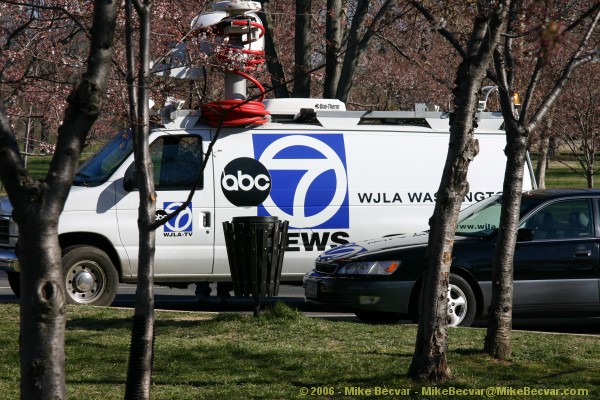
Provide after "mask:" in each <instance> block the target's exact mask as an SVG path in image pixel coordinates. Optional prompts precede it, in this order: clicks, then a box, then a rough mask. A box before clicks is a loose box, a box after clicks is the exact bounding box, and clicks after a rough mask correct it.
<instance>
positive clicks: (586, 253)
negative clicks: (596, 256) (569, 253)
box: [575, 250, 592, 258]
mask: <svg viewBox="0 0 600 400" xmlns="http://www.w3.org/2000/svg"><path fill="white" fill-rule="evenodd" d="M591 256H592V251H591V250H582V251H576V252H575V257H576V258H583V257H591Z"/></svg>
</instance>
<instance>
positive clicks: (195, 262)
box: [117, 131, 214, 282]
mask: <svg viewBox="0 0 600 400" xmlns="http://www.w3.org/2000/svg"><path fill="white" fill-rule="evenodd" d="M209 135H210V134H209V131H206V132H204V133H203V134H202V132H198V134H188V135H174V134H168V133H165V134H164V135H161V136H159V137H157V138H156V139H155V140H153V141H152V143H151V144H150V156H151V158H152V164H153V169H154V170H153V174H154V185H155V190H156V194H157V199H156V217H157V219H164V218H167V217H168V215H169V214H171V213H172V212H173V211H175V210H176V209H177V208H178V207H179V206H180V205H181V204H182V203H183V202H184V201H185V200H186V199H187V197H188V194H189V193H190V189H191V187H192V186H193V184H194V182H195V180H196V177H197V175H198V174H199V173H200V170H201V165H202V161H203V154H204V153H205V152H206V148H207V147H208V144H209V143H210V140H209V139H210V137H209ZM132 168H133V164H131V166H130V167H129V170H131V169H132ZM204 174H205V176H207V177H209V178H208V179H202V180H201V181H200V184H199V185H198V186H197V187H196V192H195V194H194V197H193V199H192V202H191V204H190V205H189V206H188V207H187V208H186V209H184V210H183V211H182V212H181V213H180V214H179V215H177V216H175V217H173V218H172V219H170V220H168V221H167V222H166V223H165V224H163V225H162V226H160V227H159V228H158V229H157V231H156V251H155V258H154V272H155V274H154V276H155V280H156V281H157V282H160V281H187V282H193V281H194V279H195V278H197V277H198V276H200V275H208V274H211V273H212V269H213V261H214V250H213V247H214V230H213V226H214V223H213V217H214V183H213V180H212V158H211V157H209V160H208V164H207V166H206V171H205V172H204ZM127 175H129V176H131V171H129V172H128V173H127V174H126V176H127ZM118 186H119V187H118V189H117V190H118V191H120V193H118V194H117V218H118V226H119V234H120V237H121V242H122V243H123V246H124V247H125V250H126V251H127V253H128V257H129V259H130V260H131V273H132V275H134V276H135V275H137V258H138V249H139V243H138V241H139V235H138V228H137V218H138V208H139V202H140V199H139V192H138V191H137V190H136V189H135V188H134V189H133V190H131V188H129V189H130V190H127V189H126V188H125V186H126V185H118Z"/></svg>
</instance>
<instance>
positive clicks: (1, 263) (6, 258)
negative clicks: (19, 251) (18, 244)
mask: <svg viewBox="0 0 600 400" xmlns="http://www.w3.org/2000/svg"><path fill="white" fill-rule="evenodd" d="M0 270H4V271H9V272H10V271H19V260H18V259H17V256H16V254H15V251H14V250H7V249H0Z"/></svg>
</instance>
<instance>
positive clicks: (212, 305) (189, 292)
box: [0, 271, 600, 335]
mask: <svg viewBox="0 0 600 400" xmlns="http://www.w3.org/2000/svg"><path fill="white" fill-rule="evenodd" d="M194 290H195V287H194V286H193V285H190V287H189V288H188V289H170V288H167V287H162V286H156V287H155V289H154V291H155V304H156V308H160V309H167V310H185V311H216V312H230V311H246V312H250V311H251V310H252V306H253V303H252V300H251V299H242V298H229V299H226V300H225V301H222V299H219V298H217V297H216V296H211V298H210V300H209V301H208V302H204V303H198V302H197V300H196V296H195V293H194ZM213 291H214V289H213ZM134 294H135V285H121V286H120V287H119V293H118V295H117V298H116V299H115V301H114V303H113V306H115V307H133V306H134ZM276 299H277V300H278V301H284V302H286V303H287V304H290V305H292V306H294V307H297V308H298V309H299V310H301V311H302V312H303V313H305V314H306V315H308V316H311V317H319V318H327V319H333V320H347V321H358V319H357V318H356V317H355V316H354V314H352V313H348V312H344V311H343V310H339V309H335V308H330V307H321V306H318V305H314V304H311V303H306V302H305V300H304V290H303V289H302V288H301V287H299V286H290V285H282V286H281V290H280V292H279V296H278V297H277V298H276ZM17 301H18V300H17V298H16V297H15V296H14V295H13V293H12V291H11V289H10V287H9V286H8V281H7V279H6V274H5V273H4V272H3V271H0V303H16V302H17ZM271 301H273V300H268V301H265V303H268V302H271ZM401 323H410V321H402V322H401ZM485 324H486V322H485V320H480V321H476V322H475V324H474V326H475V327H480V328H482V327H485V326H486V325H485ZM513 328H514V329H516V330H529V331H545V332H554V333H579V334H593V335H598V334H600V318H531V319H525V318H516V319H514V320H513Z"/></svg>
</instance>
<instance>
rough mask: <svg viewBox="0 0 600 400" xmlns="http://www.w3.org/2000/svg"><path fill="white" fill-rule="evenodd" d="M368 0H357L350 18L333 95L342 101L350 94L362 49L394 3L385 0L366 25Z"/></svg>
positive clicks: (346, 99) (367, 44) (366, 45)
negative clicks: (346, 40) (344, 48)
mask: <svg viewBox="0 0 600 400" xmlns="http://www.w3.org/2000/svg"><path fill="white" fill-rule="evenodd" d="M369 3H370V1H369V0H358V1H357V5H356V11H355V13H354V16H353V18H352V26H351V27H350V33H349V37H348V43H347V44H346V53H345V55H344V63H343V65H342V70H341V72H340V79H339V82H338V85H337V92H336V95H335V97H336V98H337V99H339V100H341V101H343V102H347V101H348V96H349V95H350V89H352V82H353V80H354V75H355V73H356V68H358V62H359V60H360V57H361V56H362V54H363V53H364V51H365V50H366V49H367V47H368V46H369V43H370V42H371V39H372V38H373V35H374V34H375V31H376V30H377V29H378V27H379V25H380V23H381V21H382V20H383V17H384V16H385V14H386V13H387V12H388V10H389V9H390V8H391V7H392V5H394V4H395V1H393V0H386V1H385V2H384V3H383V4H382V5H381V7H380V8H379V11H378V12H377V15H376V16H375V18H373V20H372V21H371V23H370V25H369V26H367V22H366V17H367V13H368V11H369Z"/></svg>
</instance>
